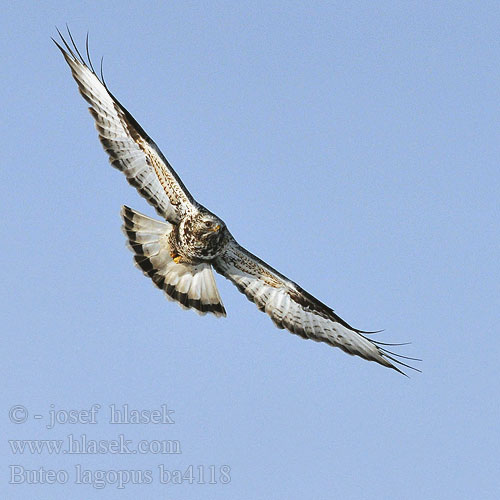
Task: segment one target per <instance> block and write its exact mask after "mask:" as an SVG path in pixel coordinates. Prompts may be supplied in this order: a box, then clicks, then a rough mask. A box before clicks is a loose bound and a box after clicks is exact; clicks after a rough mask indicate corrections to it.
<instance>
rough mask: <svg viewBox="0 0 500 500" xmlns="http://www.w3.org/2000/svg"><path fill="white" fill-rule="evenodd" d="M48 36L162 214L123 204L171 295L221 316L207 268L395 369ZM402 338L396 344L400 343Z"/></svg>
mask: <svg viewBox="0 0 500 500" xmlns="http://www.w3.org/2000/svg"><path fill="white" fill-rule="evenodd" d="M59 35H60V37H61V43H59V42H57V41H56V40H54V42H55V43H56V45H57V46H58V47H59V49H60V50H61V52H62V54H63V56H64V58H65V59H66V62H67V63H68V65H69V66H70V68H71V72H72V73H73V77H74V79H75V80H76V82H77V84H78V87H79V90H80V93H81V94H82V96H83V98H84V99H85V100H86V101H87V102H88V103H89V104H90V108H89V109H90V112H91V114H92V116H93V117H94V120H95V124H96V127H97V130H98V132H99V139H100V140H101V143H102V145H103V147H104V149H105V150H106V152H107V153H108V155H109V159H110V161H111V164H112V165H113V166H114V167H116V168H117V169H118V170H120V171H122V172H123V173H124V174H125V177H126V178H127V181H128V182H129V183H130V184H131V185H132V186H134V187H135V188H136V189H137V190H138V191H139V193H140V194H141V195H142V196H143V197H144V198H146V200H147V201H148V202H149V203H150V204H151V205H152V206H153V207H154V208H155V210H156V212H157V213H158V214H159V215H160V216H161V217H163V218H164V219H165V222H163V221H158V220H155V219H152V218H150V217H147V216H146V215H143V214H140V213H139V212H136V211H135V210H133V209H131V208H129V207H125V206H124V207H123V208H122V211H121V215H122V218H123V231H124V233H125V235H126V237H127V243H128V246H129V248H130V250H131V251H132V252H133V254H134V260H135V263H136V265H137V266H138V267H139V268H140V269H141V270H142V271H143V273H144V274H145V275H147V276H149V277H150V278H151V279H152V280H153V283H154V284H155V285H156V286H157V287H158V288H160V289H161V290H163V291H164V292H165V294H166V296H167V297H168V298H169V299H170V300H174V301H176V302H177V303H178V304H180V305H181V306H182V307H184V308H186V309H195V310H196V311H197V312H199V313H200V314H205V313H212V314H214V315H215V316H225V315H226V311H225V309H224V306H223V304H222V300H221V298H220V295H219V291H218V290H217V285H216V283H215V279H214V275H213V272H212V269H215V270H216V271H217V272H218V273H220V274H222V275H223V276H224V277H226V278H227V279H229V280H230V281H232V282H233V283H234V284H235V285H236V287H237V288H238V290H239V291H240V292H241V293H243V294H245V295H246V296H247V298H248V299H249V300H251V301H253V302H254V303H255V304H256V305H257V307H258V308H259V309H260V310H261V311H264V312H265V313H267V314H268V315H269V316H270V317H271V319H272V320H273V322H274V324H275V325H276V326H277V327H278V328H286V329H287V330H288V331H290V332H292V333H295V334H297V335H300V336H301V337H303V338H305V339H312V340H315V341H317V342H325V343H327V344H330V345H331V346H334V347H339V348H340V349H342V350H343V351H345V352H347V353H348V354H352V355H357V356H361V357H362V358H364V359H367V360H370V361H376V362H377V363H380V364H381V365H384V366H387V367H389V368H392V369H394V370H397V371H398V372H400V373H403V372H402V371H401V370H400V369H399V368H398V367H397V365H400V366H405V367H408V368H412V369H415V370H416V368H414V367H411V366H409V365H408V364H406V363H405V362H403V361H402V360H401V359H405V360H407V359H412V360H414V361H417V360H416V359H414V358H408V357H405V356H401V355H398V354H395V353H393V352H391V351H389V350H387V348H386V347H387V346H389V345H398V344H385V343H382V342H378V341H375V340H372V339H370V338H368V337H367V335H368V334H370V333H375V332H364V331H361V330H357V329H356V328H353V327H352V326H350V325H349V324H348V323H346V322H345V321H344V320H343V319H341V318H340V317H339V316H337V314H335V313H334V311H333V310H332V309H331V308H330V307H328V306H326V305H325V304H323V303H322V302H320V301H319V300H318V299H316V298H315V297H313V296H312V295H310V294H309V293H307V292H306V291H305V290H303V289H302V288H301V287H300V286H299V285H297V284H296V283H294V282H293V281H291V280H289V279H288V278H286V277H285V276H283V275H282V274H280V273H279V272H278V271H276V270H275V269H273V268H272V267H271V266H269V265H268V264H266V263H265V262H263V261H262V260H260V259H259V258H258V257H256V256H255V255H252V254H251V253H250V252H248V251H247V250H245V249H244V248H243V247H241V246H240V245H239V244H238V243H237V242H236V240H235V239H234V238H233V236H232V235H231V233H230V232H229V230H228V229H227V227H226V225H225V224H224V222H223V221H222V220H221V219H220V218H219V217H217V216H216V215H214V214H213V213H212V212H210V211H209V210H207V209H206V208H205V207H204V206H202V205H201V204H200V203H198V202H197V201H196V200H195V199H194V198H193V197H192V196H191V194H190V193H189V191H188V190H187V189H186V187H185V186H184V184H183V183H182V181H181V180H180V178H179V176H178V175H177V174H176V173H175V171H174V170H173V168H172V167H171V165H170V163H169V162H168V161H167V159H166V158H165V156H163V154H162V152H161V151H160V149H159V148H158V146H157V145H156V144H155V143H154V142H153V140H152V139H151V138H150V137H149V136H148V135H147V134H146V132H144V130H143V129H142V127H141V126H140V125H139V124H138V123H137V121H136V120H135V119H134V118H133V117H132V115H131V114H130V113H129V112H128V111H127V110H126V109H125V108H124V107H123V106H122V105H121V104H120V103H119V102H118V100H117V99H116V98H115V97H114V96H113V94H112V93H111V92H110V91H109V89H108V87H107V85H106V83H105V82H104V79H103V77H102V71H101V77H99V76H98V75H97V74H96V72H95V71H94V68H93V66H92V62H91V60H90V56H89V50H88V37H87V44H86V60H85V58H83V57H82V56H81V54H80V52H79V51H78V49H77V47H76V45H75V43H74V41H73V38H72V36H71V33H69V30H68V35H69V42H67V41H66V40H65V39H64V37H63V36H62V35H61V33H59ZM399 345H402V344H399Z"/></svg>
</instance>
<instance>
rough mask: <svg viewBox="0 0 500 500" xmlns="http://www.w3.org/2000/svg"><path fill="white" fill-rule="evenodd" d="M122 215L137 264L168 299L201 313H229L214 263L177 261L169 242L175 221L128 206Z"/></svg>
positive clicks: (220, 314) (217, 314) (218, 314)
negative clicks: (160, 218)
mask: <svg viewBox="0 0 500 500" xmlns="http://www.w3.org/2000/svg"><path fill="white" fill-rule="evenodd" d="M121 216H122V219H123V226H122V228H123V232H124V233H125V236H126V237H127V246H128V247H129V248H130V250H132V252H133V253H134V260H135V263H136V265H137V267H139V268H140V269H141V270H142V272H143V273H144V274H145V275H146V276H149V277H150V278H151V279H152V280H153V282H154V284H155V285H156V286H157V287H158V288H160V289H161V290H163V291H164V292H165V294H166V295H167V298H168V299H169V300H174V301H176V302H177V303H178V304H180V306H181V307H183V308H184V309H191V308H192V309H195V310H196V311H197V312H198V313H199V314H206V313H207V312H209V313H212V314H214V315H215V316H225V315H226V311H225V309H224V305H223V304H222V300H221V298H220V295H219V291H218V290H217V285H216V283H215V278H214V275H213V272H212V267H211V265H210V264H208V263H206V264H205V263H203V264H196V265H192V264H186V263H183V262H180V263H178V264H177V263H176V262H174V260H173V258H172V255H171V249H170V246H169V243H168V238H169V236H170V232H171V231H172V228H173V226H172V224H170V223H168V222H160V221H157V220H155V219H151V218H150V217H147V216H146V215H143V214H140V213H139V212H136V211H135V210H133V209H131V208H129V207H126V206H124V207H122V210H121Z"/></svg>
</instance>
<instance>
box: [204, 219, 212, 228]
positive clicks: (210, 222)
mask: <svg viewBox="0 0 500 500" xmlns="http://www.w3.org/2000/svg"><path fill="white" fill-rule="evenodd" d="M212 225H213V222H212V221H209V220H207V221H206V222H205V226H206V227H211V226H212Z"/></svg>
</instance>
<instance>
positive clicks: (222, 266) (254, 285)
mask: <svg viewBox="0 0 500 500" xmlns="http://www.w3.org/2000/svg"><path fill="white" fill-rule="evenodd" d="M213 265H214V268H215V270H216V271H217V272H218V273H220V274H222V275H223V276H224V277H226V278H228V279H229V280H230V281H232V282H233V283H234V284H235V285H236V286H237V288H238V290H239V291H240V292H242V293H243V294H245V295H246V296H247V298H248V299H249V300H251V301H252V302H255V304H256V305H257V307H258V308H259V309H260V310H261V311H264V312H266V313H267V314H268V315H269V316H270V317H271V319H272V320H273V322H274V324H275V325H276V326H277V327H278V328H286V329H287V330H288V331H290V332H292V333H295V334H297V335H300V336H301V337H303V338H306V339H312V340H315V341H317V342H326V343H327V344H330V345H332V346H334V347H339V348H340V349H342V350H343V351H345V352H347V353H349V354H352V355H357V356H361V357H362V358H364V359H367V360H370V361H376V362H377V363H380V364H381V365H384V366H387V367H389V368H393V369H394V370H396V371H398V372H400V373H403V372H402V371H401V370H400V369H399V368H397V366H395V364H394V363H397V364H400V365H403V366H406V367H408V368H412V369H415V370H416V368H413V367H411V366H409V365H406V364H405V363H403V362H402V361H399V360H398V359H396V357H395V356H397V357H401V358H403V359H413V358H406V357H405V356H400V355H396V354H394V353H392V352H390V351H388V350H386V349H385V348H384V347H381V346H382V345H390V344H383V343H381V342H376V341H373V340H370V339H368V338H367V337H366V335H365V334H367V333H368V332H362V331H361V330H357V329H355V328H353V327H352V326H350V325H349V324H347V323H346V322H345V321H344V320H342V319H341V318H340V317H339V316H337V315H336V314H335V313H334V312H333V310H332V309H330V308H329V307H328V306H326V305H325V304H323V303H322V302H320V301H319V300H317V299H316V298H315V297H313V296H312V295H310V294H309V293H307V292H306V291H305V290H303V289H302V288H301V287H300V286H299V285H297V284H296V283H294V282H293V281H291V280H289V279H288V278H286V277H285V276H283V275H282V274H280V273H279V272H278V271H276V270H275V269H273V268H272V267H270V266H269V265H267V264H266V263H265V262H263V261H262V260H260V259H259V258H258V257H256V256H255V255H252V254H251V253H250V252H248V251H247V250H245V249H244V248H243V247H241V246H240V245H239V244H238V243H237V242H236V241H235V240H234V239H231V241H230V243H229V244H228V245H227V247H226V249H225V251H224V253H223V254H222V255H220V256H219V257H217V258H216V259H215V261H214V262H213ZM403 374H404V373H403Z"/></svg>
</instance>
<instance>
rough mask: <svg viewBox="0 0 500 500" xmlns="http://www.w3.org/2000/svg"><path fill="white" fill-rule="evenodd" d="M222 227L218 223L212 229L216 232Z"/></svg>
mask: <svg viewBox="0 0 500 500" xmlns="http://www.w3.org/2000/svg"><path fill="white" fill-rule="evenodd" d="M219 229H220V224H217V225H216V226H215V227H214V228H213V229H212V231H213V232H214V233H215V232H217V231H218V230H219Z"/></svg>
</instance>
